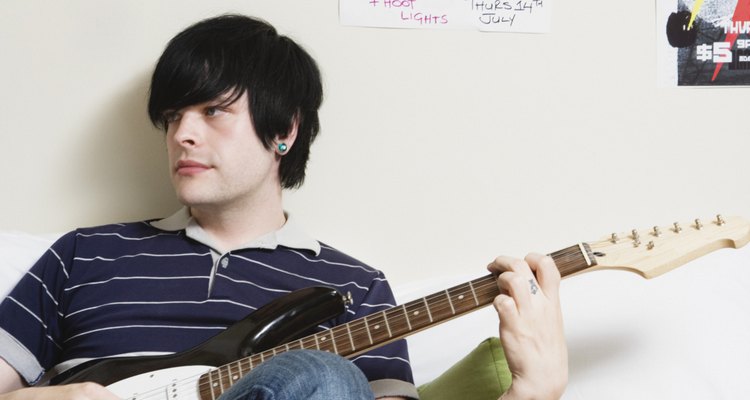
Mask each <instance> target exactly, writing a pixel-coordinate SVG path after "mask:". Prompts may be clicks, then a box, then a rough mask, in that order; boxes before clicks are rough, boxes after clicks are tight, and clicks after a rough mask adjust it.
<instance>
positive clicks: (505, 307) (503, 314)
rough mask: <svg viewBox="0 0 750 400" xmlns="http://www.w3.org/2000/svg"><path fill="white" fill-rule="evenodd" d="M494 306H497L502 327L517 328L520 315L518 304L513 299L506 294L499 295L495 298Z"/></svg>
mask: <svg viewBox="0 0 750 400" xmlns="http://www.w3.org/2000/svg"><path fill="white" fill-rule="evenodd" d="M492 305H493V306H495V310H496V311H497V315H498V316H499V317H500V326H506V327H512V326H515V324H516V321H517V320H518V318H519V315H518V308H517V307H516V302H515V301H514V300H513V298H512V297H510V296H508V295H505V294H501V295H498V296H496V297H495V300H494V301H493V302H492Z"/></svg>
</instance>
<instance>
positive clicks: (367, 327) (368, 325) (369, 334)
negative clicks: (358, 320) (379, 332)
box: [362, 318, 374, 344]
mask: <svg viewBox="0 0 750 400" xmlns="http://www.w3.org/2000/svg"><path fill="white" fill-rule="evenodd" d="M367 320H368V318H362V321H364V322H365V332H367V339H369V340H370V344H373V343H374V342H373V341H372V333H370V324H369V323H368V322H367Z"/></svg>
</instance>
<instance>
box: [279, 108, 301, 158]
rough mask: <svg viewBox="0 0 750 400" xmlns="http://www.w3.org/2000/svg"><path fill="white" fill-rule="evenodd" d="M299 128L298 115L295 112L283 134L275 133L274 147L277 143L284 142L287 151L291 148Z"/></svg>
mask: <svg viewBox="0 0 750 400" xmlns="http://www.w3.org/2000/svg"><path fill="white" fill-rule="evenodd" d="M298 129H299V117H298V116H297V114H295V115H294V117H293V118H292V126H291V128H290V129H289V132H287V133H286V134H285V135H276V138H275V139H274V147H275V146H277V145H278V144H279V143H284V144H285V145H286V147H287V151H286V152H287V153H288V152H289V151H290V150H291V149H292V146H293V145H294V141H295V140H297V130H298Z"/></svg>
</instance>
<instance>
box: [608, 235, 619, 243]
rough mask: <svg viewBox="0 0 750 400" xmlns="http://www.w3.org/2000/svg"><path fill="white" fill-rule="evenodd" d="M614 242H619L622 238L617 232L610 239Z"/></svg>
mask: <svg viewBox="0 0 750 400" xmlns="http://www.w3.org/2000/svg"><path fill="white" fill-rule="evenodd" d="M609 240H611V241H612V243H614V244H617V241H618V240H620V238H619V237H618V236H617V234H616V233H613V234H612V236H610V239H609Z"/></svg>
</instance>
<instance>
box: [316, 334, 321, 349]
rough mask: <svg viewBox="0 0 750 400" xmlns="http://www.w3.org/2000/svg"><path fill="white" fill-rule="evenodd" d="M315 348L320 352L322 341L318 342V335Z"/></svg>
mask: <svg viewBox="0 0 750 400" xmlns="http://www.w3.org/2000/svg"><path fill="white" fill-rule="evenodd" d="M315 348H316V349H318V350H320V341H319V340H318V335H315Z"/></svg>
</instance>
